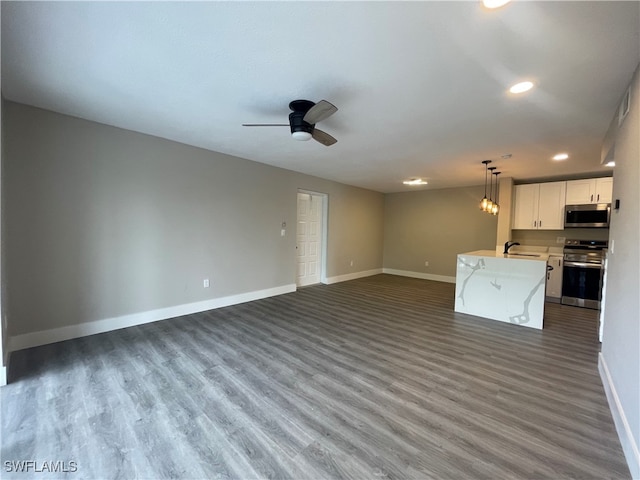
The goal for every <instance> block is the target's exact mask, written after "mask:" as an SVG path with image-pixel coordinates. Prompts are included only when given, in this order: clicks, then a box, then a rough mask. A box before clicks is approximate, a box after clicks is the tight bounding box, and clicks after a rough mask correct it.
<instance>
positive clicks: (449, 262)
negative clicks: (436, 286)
mask: <svg viewBox="0 0 640 480" xmlns="http://www.w3.org/2000/svg"><path fill="white" fill-rule="evenodd" d="M483 195H484V186H476V187H465V188H446V189H441V190H421V191H417V192H403V193H391V194H387V195H385V209H384V262H383V264H384V267H385V268H392V269H397V270H406V271H411V272H419V273H425V274H433V275H445V276H452V277H453V276H455V274H456V256H457V254H458V253H463V252H469V251H473V250H482V249H489V250H493V249H495V247H496V232H497V224H498V220H497V217H495V216H493V215H489V214H487V213H484V212H482V211H481V210H480V209H479V207H478V205H479V203H480V199H481V198H482V196H483ZM425 261H429V267H425V266H424V262H425Z"/></svg>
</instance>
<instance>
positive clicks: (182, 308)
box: [9, 284, 296, 351]
mask: <svg viewBox="0 0 640 480" xmlns="http://www.w3.org/2000/svg"><path fill="white" fill-rule="evenodd" d="M295 291H296V285H295V284H290V285H282V286H280V287H274V288H267V289H265V290H256V291H253V292H246V293H240V294H238V295H229V296H227V297H220V298H213V299H211V300H204V301H202V302H194V303H187V304H184V305H176V306H173V307H167V308H159V309H157V310H150V311H147V312H140V313H133V314H130V315H122V316H120V317H114V318H105V319H103V320H96V321H94V322H87V323H80V324H77V325H69V326H66V327H59V328H52V329H50V330H41V331H39V332H32V333H25V334H22V335H16V336H15V337H11V338H10V343H9V350H10V351H16V350H22V349H24V348H30V347H37V346H38V345H46V344H48V343H55V342H62V341H63V340H70V339H72V338H79V337H86V336H89V335H95V334H96V333H104V332H110V331H112V330H119V329H121V328H127V327H133V326H135V325H142V324H144V323H151V322H157V321H158V320H167V319H169V318H174V317H179V316H181V315H190V314H192V313H199V312H205V311H207V310H213V309H215V308H221V307H228V306H230V305H237V304H239V303H245V302H251V301H253V300H260V299H262V298H267V297H274V296H276V295H282V294H284V293H291V292H295Z"/></svg>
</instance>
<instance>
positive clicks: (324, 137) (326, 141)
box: [311, 128, 338, 147]
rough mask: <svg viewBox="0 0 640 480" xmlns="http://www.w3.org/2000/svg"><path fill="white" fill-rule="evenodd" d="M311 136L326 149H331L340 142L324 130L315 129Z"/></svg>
mask: <svg viewBox="0 0 640 480" xmlns="http://www.w3.org/2000/svg"><path fill="white" fill-rule="evenodd" d="M311 136H312V137H313V139H314V140H315V141H316V142H320V143H321V144H323V145H324V146H325V147H330V146H331V145H333V144H334V143H336V142H337V141H338V140H336V139H335V138H333V137H332V136H331V135H329V134H328V133H327V132H323V131H322V130H318V129H317V128H314V129H313V133H312V134H311Z"/></svg>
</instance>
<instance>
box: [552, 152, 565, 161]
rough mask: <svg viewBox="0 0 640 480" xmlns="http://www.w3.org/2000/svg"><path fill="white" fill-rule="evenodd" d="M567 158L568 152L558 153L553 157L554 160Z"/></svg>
mask: <svg viewBox="0 0 640 480" xmlns="http://www.w3.org/2000/svg"><path fill="white" fill-rule="evenodd" d="M567 158H569V154H568V153H559V154H557V155H554V157H553V159H554V160H566V159H567Z"/></svg>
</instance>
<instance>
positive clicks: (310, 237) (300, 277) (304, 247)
mask: <svg viewBox="0 0 640 480" xmlns="http://www.w3.org/2000/svg"><path fill="white" fill-rule="evenodd" d="M322 215H323V212H322V196H321V195H313V194H309V193H301V192H299V193H298V226H297V243H296V248H297V254H298V273H297V278H296V284H297V285H298V286H299V287H304V286H305V285H313V284H314V283H320V271H321V261H322V258H321V256H322Z"/></svg>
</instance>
